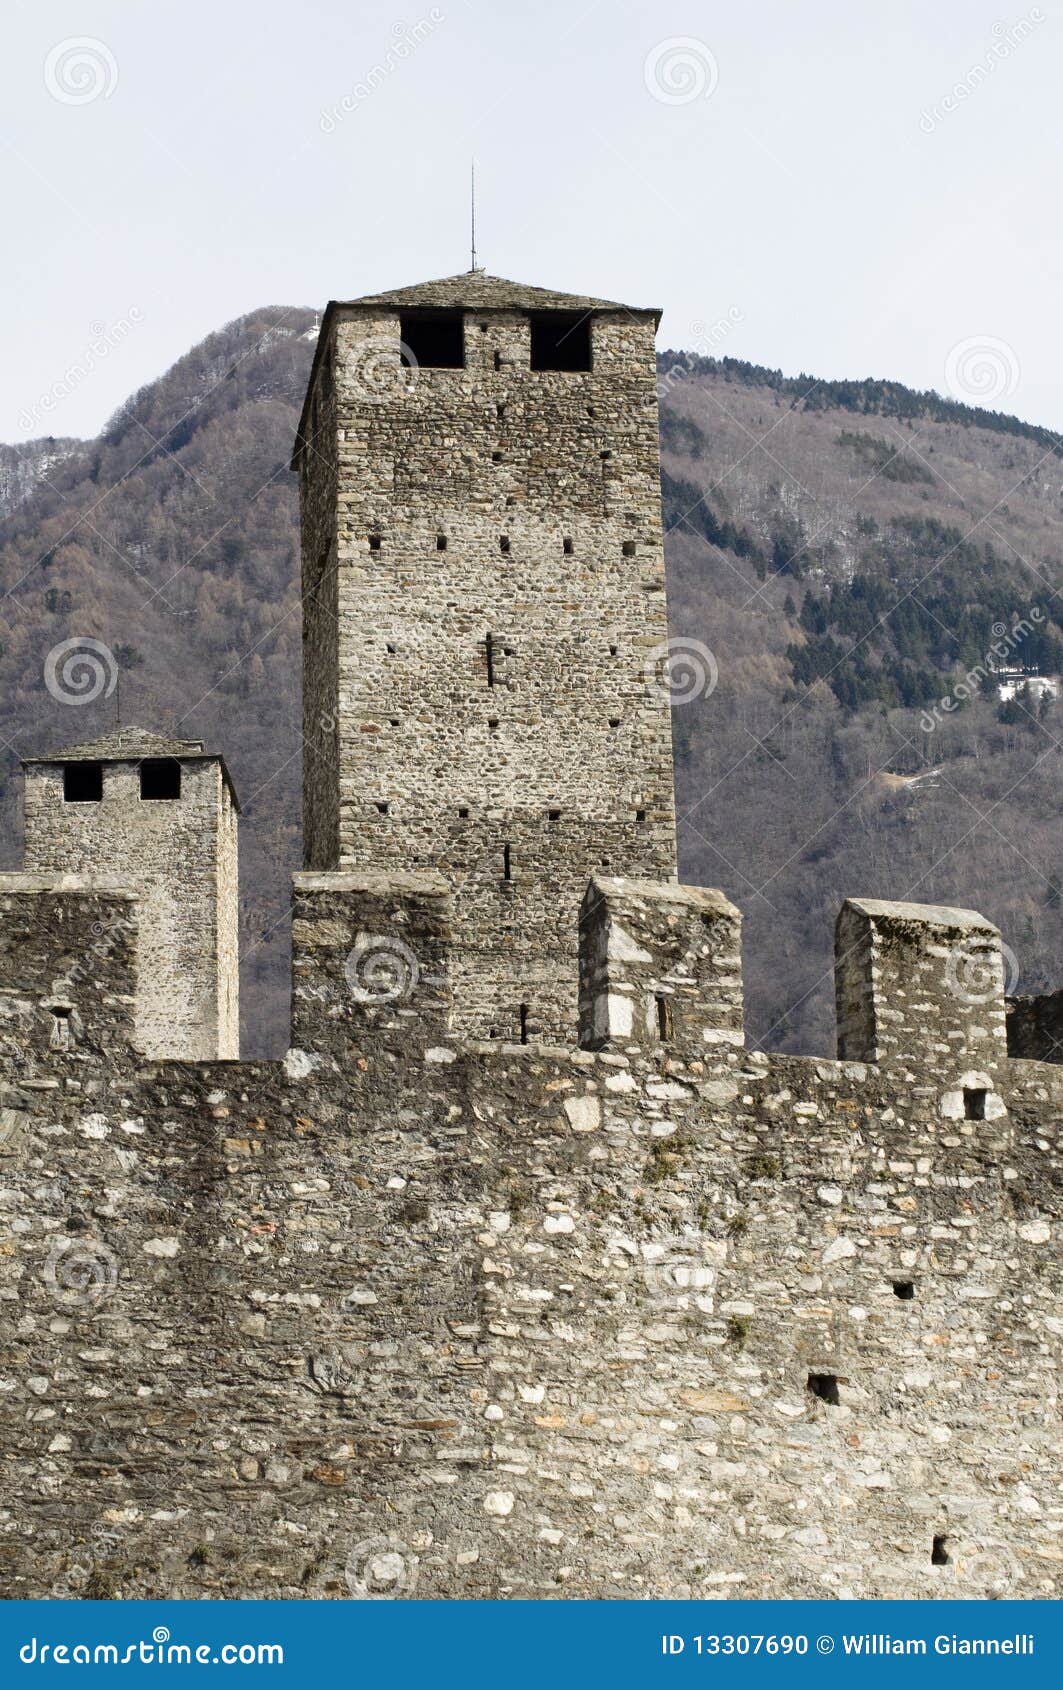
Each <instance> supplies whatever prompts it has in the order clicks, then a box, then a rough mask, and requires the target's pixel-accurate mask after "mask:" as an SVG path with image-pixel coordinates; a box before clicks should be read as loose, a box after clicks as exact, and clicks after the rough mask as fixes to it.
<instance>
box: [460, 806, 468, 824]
mask: <svg viewBox="0 0 1063 1690" xmlns="http://www.w3.org/2000/svg"><path fill="white" fill-rule="evenodd" d="M468 819H469V812H468V809H467V807H466V806H465V805H464V804H463V805H462V806H461V808H460V809H459V810H458V820H459V821H463V822H467V821H468Z"/></svg>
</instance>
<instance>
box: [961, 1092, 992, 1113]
mask: <svg viewBox="0 0 1063 1690" xmlns="http://www.w3.org/2000/svg"><path fill="white" fill-rule="evenodd" d="M988 1095H989V1094H988V1092H987V1090H986V1088H985V1086H965V1087H964V1091H963V1114H964V1119H965V1120H968V1121H984V1120H985V1102H986V1098H987V1096H988Z"/></svg>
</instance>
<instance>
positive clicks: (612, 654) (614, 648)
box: [609, 645, 620, 657]
mask: <svg viewBox="0 0 1063 1690" xmlns="http://www.w3.org/2000/svg"><path fill="white" fill-rule="evenodd" d="M619 650H620V647H619V646H615V645H611V646H610V647H609V656H610V657H615V656H616V654H617V652H618V651H619Z"/></svg>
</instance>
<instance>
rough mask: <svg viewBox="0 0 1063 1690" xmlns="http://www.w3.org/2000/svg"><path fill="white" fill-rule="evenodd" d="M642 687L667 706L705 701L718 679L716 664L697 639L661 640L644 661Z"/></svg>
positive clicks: (706, 647)
mask: <svg viewBox="0 0 1063 1690" xmlns="http://www.w3.org/2000/svg"><path fill="white" fill-rule="evenodd" d="M645 676H646V685H647V686H648V687H649V689H650V691H651V692H655V693H656V694H657V696H658V697H659V698H666V699H667V700H668V703H669V704H670V705H673V706H674V705H678V704H690V703H691V702H692V700H693V699H695V698H708V697H709V695H710V694H711V693H713V692H715V690H716V683H717V681H718V680H719V678H720V669H719V664H718V663H717V662H716V659H715V657H714V656H713V654H712V652H711V651H710V650H709V648H708V646H707V645H703V644H702V643H701V641H700V640H689V639H672V640H662V641H661V643H660V645H656V646H654V648H653V650H652V651H651V652H650V654H649V656H648V657H647V659H646V668H645Z"/></svg>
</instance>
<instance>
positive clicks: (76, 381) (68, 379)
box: [18, 305, 144, 430]
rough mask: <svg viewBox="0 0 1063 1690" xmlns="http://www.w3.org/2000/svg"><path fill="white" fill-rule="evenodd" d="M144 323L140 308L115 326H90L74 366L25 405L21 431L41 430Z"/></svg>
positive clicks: (20, 422)
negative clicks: (57, 408) (87, 341)
mask: <svg viewBox="0 0 1063 1690" xmlns="http://www.w3.org/2000/svg"><path fill="white" fill-rule="evenodd" d="M143 321H144V313H143V312H142V311H141V309H140V307H139V305H131V306H130V307H129V310H128V311H127V312H126V314H125V316H124V317H119V318H118V320H117V322H114V323H108V324H104V323H91V324H90V325H89V332H90V334H91V335H92V339H91V341H90V342H89V344H88V345H87V346H86V347H85V348H84V349H83V350H82V351H81V352H79V353H78V356H77V357H76V358H75V359H74V361H73V363H71V364H68V365H67V367H66V369H65V370H64V371H63V373H62V375H61V376H60V377H59V380H58V381H54V382H53V383H52V385H51V387H50V388H49V389H48V391H47V393H42V394H41V395H40V397H39V398H38V399H36V400H35V401H34V403H33V404H32V405H26V406H24V407H23V409H22V411H20V413H19V419H18V421H19V427H20V428H24V429H26V430H29V429H32V428H39V427H41V425H42V424H43V423H44V421H45V420H46V419H47V418H48V417H49V416H50V414H51V412H52V411H54V410H55V408H56V406H57V405H61V404H62V402H63V400H64V399H69V397H70V395H71V394H72V393H75V392H76V391H77V389H78V388H79V387H80V386H81V384H82V382H83V381H87V380H88V378H89V376H91V375H92V373H93V371H94V370H95V369H96V368H97V367H98V366H99V365H100V364H102V363H103V362H104V360H105V359H107V358H109V357H110V355H111V353H112V352H114V351H116V350H117V349H118V347H120V346H121V345H122V343H123V341H124V340H125V339H126V336H127V335H128V334H129V333H130V331H131V330H132V329H135V328H139V326H140V324H141V323H142V322H143Z"/></svg>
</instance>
